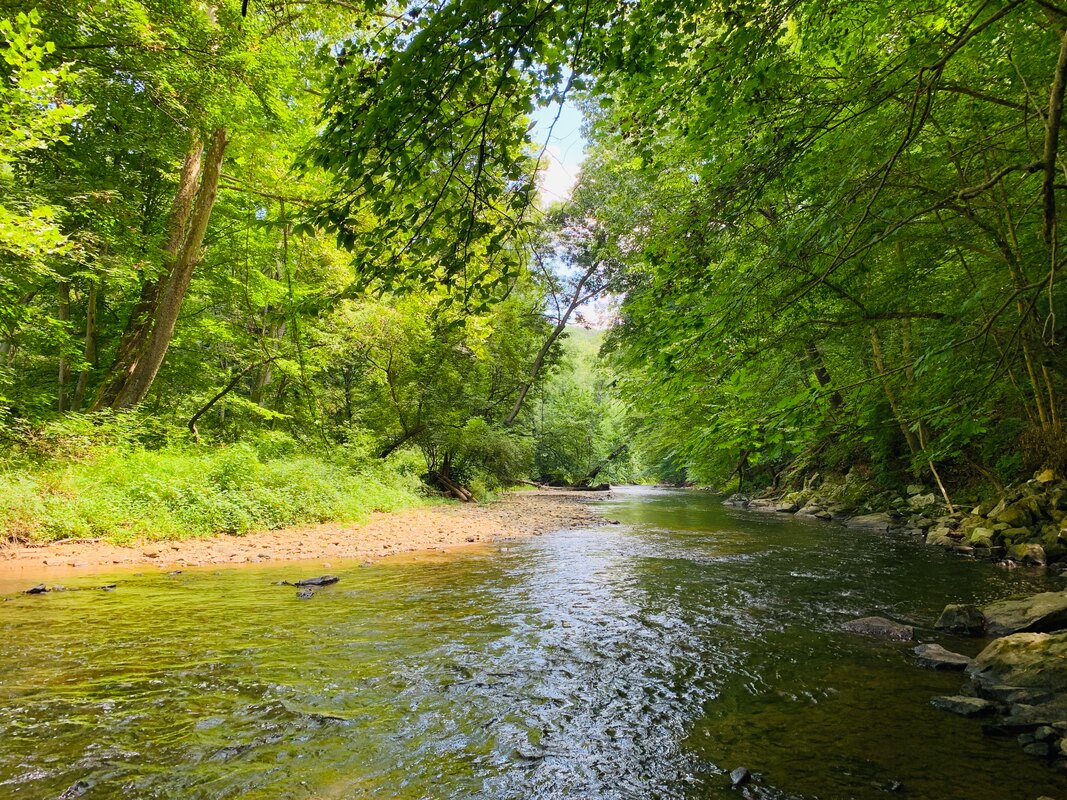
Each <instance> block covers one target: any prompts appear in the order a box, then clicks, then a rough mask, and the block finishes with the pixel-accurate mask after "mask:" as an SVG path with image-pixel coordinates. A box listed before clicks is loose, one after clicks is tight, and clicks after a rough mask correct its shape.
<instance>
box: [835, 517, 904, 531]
mask: <svg viewBox="0 0 1067 800" xmlns="http://www.w3.org/2000/svg"><path fill="white" fill-rule="evenodd" d="M892 524H893V518H892V517H891V516H889V515H888V514H863V515H862V516H859V517H853V518H852V519H849V520H845V527H846V528H863V529H864V530H868V531H887V530H889V528H890V526H891V525H892Z"/></svg>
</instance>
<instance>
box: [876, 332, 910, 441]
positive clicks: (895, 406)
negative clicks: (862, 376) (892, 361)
mask: <svg viewBox="0 0 1067 800" xmlns="http://www.w3.org/2000/svg"><path fill="white" fill-rule="evenodd" d="M871 355H872V356H873V357H874V369H875V372H877V373H878V380H879V381H880V382H881V384H882V391H883V392H884V393H885V398H886V400H888V401H889V407H890V408H891V409H892V411H893V417H894V418H895V419H896V421H897V425H899V426H900V432H901V433H902V434H904V440H905V441H906V442H907V443H908V450H909V451H911V454H912V455H913V456H914V455H918V454H919V453H920V452H921V451H922V445H921V444H920V443H919V437H917V436H916V435H915V431H913V430H912V429H911V428H909V427H908V425H907V422H906V421H905V419H904V411H903V409H902V408H901V406H900V400H899V399H898V398H897V394H896V392H895V391H894V390H893V386H892V384H891V383H890V382H889V373H888V372H887V371H886V368H885V355H884V354H883V351H882V338H881V337H880V336H879V335H878V329H877V328H875V327H874V326H873V325H872V326H871Z"/></svg>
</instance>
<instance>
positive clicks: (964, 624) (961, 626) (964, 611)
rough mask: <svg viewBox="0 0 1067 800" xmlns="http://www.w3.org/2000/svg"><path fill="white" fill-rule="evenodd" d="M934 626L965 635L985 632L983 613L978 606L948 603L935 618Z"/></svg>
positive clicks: (976, 634)
mask: <svg viewBox="0 0 1067 800" xmlns="http://www.w3.org/2000/svg"><path fill="white" fill-rule="evenodd" d="M934 627H935V628H937V629H938V630H942V631H948V632H949V633H962V634H964V635H966V636H981V635H982V634H983V633H985V615H984V614H982V612H981V610H980V609H979V608H978V606H973V605H948V606H945V610H944V611H942V612H941V616H940V617H938V618H937V622H935V623H934Z"/></svg>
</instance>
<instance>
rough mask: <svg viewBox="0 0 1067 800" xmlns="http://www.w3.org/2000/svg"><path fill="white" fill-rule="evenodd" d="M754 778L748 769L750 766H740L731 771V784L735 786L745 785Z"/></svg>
mask: <svg viewBox="0 0 1067 800" xmlns="http://www.w3.org/2000/svg"><path fill="white" fill-rule="evenodd" d="M750 780H752V773H751V772H749V771H748V767H738V768H737V769H735V770H734V771H733V772H731V773H730V785H731V786H733V787H734V788H737V787H739V786H744V785H745V784H746V783H748V782H749V781H750Z"/></svg>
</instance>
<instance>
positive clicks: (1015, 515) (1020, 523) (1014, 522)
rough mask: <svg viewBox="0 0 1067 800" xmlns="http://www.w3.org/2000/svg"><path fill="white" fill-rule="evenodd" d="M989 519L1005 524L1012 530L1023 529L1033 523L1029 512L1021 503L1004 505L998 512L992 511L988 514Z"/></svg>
mask: <svg viewBox="0 0 1067 800" xmlns="http://www.w3.org/2000/svg"><path fill="white" fill-rule="evenodd" d="M989 518H990V519H992V520H996V521H997V522H1003V523H1006V524H1007V525H1008V526H1010V527H1012V528H1025V527H1027V526H1029V525H1030V523H1032V522H1033V517H1032V516H1031V514H1030V510H1029V509H1028V508H1026V507H1025V506H1023V505H1022V503H1021V502H1020V503H1013V504H1012V505H1006V506H1005V507H1004V508H1002V509H1000V510H999V511H998V510H996V509H994V510H993V511H992V512H990V514H989Z"/></svg>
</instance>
